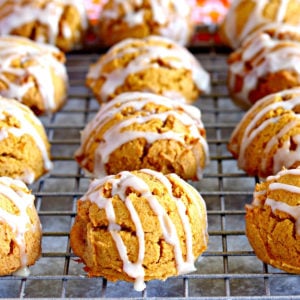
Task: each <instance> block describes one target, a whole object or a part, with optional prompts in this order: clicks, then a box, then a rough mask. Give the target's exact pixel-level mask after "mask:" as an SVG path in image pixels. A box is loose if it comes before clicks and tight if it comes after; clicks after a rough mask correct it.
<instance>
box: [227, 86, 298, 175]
mask: <svg viewBox="0 0 300 300" xmlns="http://www.w3.org/2000/svg"><path fill="white" fill-rule="evenodd" d="M299 116H300V89H291V90H285V91H282V92H280V93H275V94H271V95H269V96H267V97H265V98H263V99H261V100H260V101H258V102H256V103H255V104H254V105H253V106H252V107H251V108H250V109H249V110H248V112H247V113H246V114H245V115H244V117H243V119H242V120H241V121H240V123H239V124H238V125H237V127H236V128H235V130H234V132H233V133H232V135H231V138H230V140H229V144H228V149H229V151H230V152H231V153H232V154H233V156H234V157H235V158H236V159H237V160H238V166H239V167H240V168H241V169H243V170H244V171H246V172H247V173H248V174H249V175H251V176H255V175H257V176H260V177H262V178H265V177H267V176H269V175H274V174H276V173H277V172H279V171H280V170H281V169H282V168H283V167H285V168H287V169H290V168H295V167H297V166H299V165H300V155H299V153H300V139H299V133H300V118H299Z"/></svg>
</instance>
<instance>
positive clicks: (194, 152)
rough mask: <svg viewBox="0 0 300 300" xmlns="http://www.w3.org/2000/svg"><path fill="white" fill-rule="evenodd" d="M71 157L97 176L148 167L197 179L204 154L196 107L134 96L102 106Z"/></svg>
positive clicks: (147, 95)
mask: <svg viewBox="0 0 300 300" xmlns="http://www.w3.org/2000/svg"><path fill="white" fill-rule="evenodd" d="M75 158H76V160H77V161H78V163H79V164H80V165H81V166H82V167H83V168H84V169H86V170H87V171H89V172H91V173H92V174H94V175H96V176H103V175H107V174H116V173H118V172H120V171H123V170H138V169H141V168H150V169H154V170H157V171H161V172H163V173H165V174H166V173H172V172H174V173H177V174H178V175H179V176H181V177H183V178H185V179H194V180H196V179H200V178H201V177H202V172H203V169H204V167H205V166H206V164H207V163H208V161H209V153H208V145H207V142H206V132H205V129H204V127H203V124H202V121H201V113H200V110H199V109H198V108H196V107H194V106H190V105H187V104H181V103H179V102H177V101H173V100H170V99H168V98H166V97H162V96H158V95H155V94H151V93H137V92H134V93H124V94H120V95H119V96H117V97H116V98H115V99H113V100H112V101H111V102H109V103H106V104H104V105H102V107H101V108H100V110H99V112H98V113H97V115H96V116H95V117H94V118H93V120H91V121H90V122H89V123H88V124H87V126H86V127H85V129H84V130H83V131H82V135H81V146H80V147H79V149H78V150H77V151H76V153H75Z"/></svg>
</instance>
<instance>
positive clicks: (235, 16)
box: [220, 0, 300, 49]
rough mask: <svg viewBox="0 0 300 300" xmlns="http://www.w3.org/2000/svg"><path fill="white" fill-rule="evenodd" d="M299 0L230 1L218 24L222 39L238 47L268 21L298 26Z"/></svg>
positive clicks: (299, 22) (231, 45)
mask: <svg viewBox="0 0 300 300" xmlns="http://www.w3.org/2000/svg"><path fill="white" fill-rule="evenodd" d="M299 14H300V1H299V0H287V1H278V0H236V1H232V3H231V6H230V8H229V11H228V13H227V15H226V16H225V18H224V21H223V22H222V24H221V26H220V35H221V39H222V41H223V42H224V43H225V44H226V45H228V46H230V47H232V48H235V49H236V48H238V47H239V46H240V45H241V42H242V41H243V40H244V39H245V38H246V37H247V36H248V35H249V34H250V33H252V32H253V31H255V30H257V29H259V28H260V27H261V26H264V25H266V24H269V23H272V22H274V23H281V24H282V23H283V24H290V25H295V26H297V27H299V25H300V20H299Z"/></svg>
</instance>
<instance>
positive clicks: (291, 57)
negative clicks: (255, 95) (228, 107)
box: [228, 26, 300, 105]
mask: <svg viewBox="0 0 300 300" xmlns="http://www.w3.org/2000/svg"><path fill="white" fill-rule="evenodd" d="M284 30H291V29H290V26H287V27H285V29H280V30H279V29H278V33H279V32H280V33H284ZM293 31H296V30H295V29H294V30H293ZM236 53H240V54H241V60H238V61H236V62H233V63H231V64H229V73H230V75H229V78H230V80H229V81H228V83H229V89H230V90H232V91H234V89H235V86H236V80H237V78H240V77H243V85H242V89H241V91H239V92H234V93H235V96H236V97H237V98H238V99H240V100H241V101H243V102H244V103H246V104H247V105H251V102H250V100H249V94H250V92H251V91H252V90H255V89H256V88H257V84H258V82H259V80H260V79H263V78H264V77H265V76H267V75H268V74H270V73H275V72H278V71H282V70H287V71H293V72H295V73H297V74H298V75H299V78H300V67H299V65H300V44H299V43H298V42H293V41H286V40H277V38H276V36H275V38H273V37H271V36H270V35H269V34H267V33H264V32H260V33H257V34H256V35H253V37H252V39H251V40H248V39H247V40H246V41H245V43H244V44H243V46H242V47H241V48H240V49H239V50H237V52H236ZM248 65H251V69H249V68H248V67H247V66H248Z"/></svg>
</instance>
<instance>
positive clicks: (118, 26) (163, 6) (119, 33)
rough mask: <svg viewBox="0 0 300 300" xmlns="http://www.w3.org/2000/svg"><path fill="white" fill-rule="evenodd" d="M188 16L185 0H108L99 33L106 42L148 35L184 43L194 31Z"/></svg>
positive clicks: (106, 44) (114, 42)
mask: <svg viewBox="0 0 300 300" xmlns="http://www.w3.org/2000/svg"><path fill="white" fill-rule="evenodd" d="M191 20H192V19H191V7H190V5H189V3H188V1H185V0H128V1H119V0H108V1H107V3H106V4H105V5H104V6H103V8H102V11H101V13H100V16H99V26H98V28H99V37H100V41H101V43H102V44H103V45H105V46H112V45H114V44H116V43H118V42H120V41H122V40H124V39H126V38H145V37H147V36H150V35H159V36H164V37H167V38H170V39H172V40H174V41H176V42H178V43H179V44H181V45H186V44H187V43H188V42H189V40H190V38H191V36H192V33H193V31H194V26H193V25H194V24H193V23H192V21H191Z"/></svg>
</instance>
